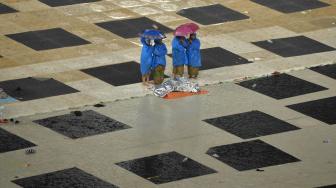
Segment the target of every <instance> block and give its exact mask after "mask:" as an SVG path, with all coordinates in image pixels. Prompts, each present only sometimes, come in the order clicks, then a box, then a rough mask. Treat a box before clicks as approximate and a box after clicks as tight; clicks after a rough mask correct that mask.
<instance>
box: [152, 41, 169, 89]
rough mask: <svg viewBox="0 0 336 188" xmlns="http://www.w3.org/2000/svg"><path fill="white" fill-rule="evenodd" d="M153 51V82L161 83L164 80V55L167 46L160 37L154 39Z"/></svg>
mask: <svg viewBox="0 0 336 188" xmlns="http://www.w3.org/2000/svg"><path fill="white" fill-rule="evenodd" d="M154 43H155V44H154V51H153V64H152V65H153V70H154V72H153V79H154V84H155V85H159V84H162V82H163V80H164V70H165V67H166V55H167V47H166V45H165V44H164V43H163V42H162V39H155V40H154Z"/></svg>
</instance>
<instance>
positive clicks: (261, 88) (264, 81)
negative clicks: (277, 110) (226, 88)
mask: <svg viewBox="0 0 336 188" xmlns="http://www.w3.org/2000/svg"><path fill="white" fill-rule="evenodd" d="M239 85H240V86H242V87H245V88H248V89H251V90H253V91H256V92H258V93H261V94H264V95H267V96H269V97H273V98H275V99H284V98H289V97H295V96H299V95H304V94H308V93H313V92H318V91H323V90H327V88H325V87H322V86H319V85H316V84H313V83H311V82H308V81H305V80H302V79H300V78H297V77H294V76H291V75H288V74H280V75H274V76H270V77H262V78H257V79H253V80H247V81H243V82H240V83H239Z"/></svg>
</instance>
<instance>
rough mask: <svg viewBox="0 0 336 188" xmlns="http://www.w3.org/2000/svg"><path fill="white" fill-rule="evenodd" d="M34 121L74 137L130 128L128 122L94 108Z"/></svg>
mask: <svg viewBox="0 0 336 188" xmlns="http://www.w3.org/2000/svg"><path fill="white" fill-rule="evenodd" d="M34 122H35V123H38V124H40V125H42V126H44V127H47V128H49V129H51V130H53V131H56V132H58V133H60V134H62V135H64V136H67V137H70V138H72V139H76V138H83V137H87V136H93V135H98V134H103V133H108V132H113V131H118V130H123V129H128V128H130V126H128V125H126V124H123V123H121V122H119V121H116V120H114V119H112V118H109V117H107V116H104V115H102V114H99V113H97V112H95V111H92V110H87V111H83V112H79V111H78V112H77V111H76V112H72V113H70V114H65V115H61V116H55V117H49V118H46V119H40V120H35V121H34Z"/></svg>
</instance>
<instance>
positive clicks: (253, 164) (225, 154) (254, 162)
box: [207, 140, 300, 171]
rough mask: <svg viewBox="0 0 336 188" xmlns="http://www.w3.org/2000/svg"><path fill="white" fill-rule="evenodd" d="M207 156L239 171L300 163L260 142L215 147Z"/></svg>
mask: <svg viewBox="0 0 336 188" xmlns="http://www.w3.org/2000/svg"><path fill="white" fill-rule="evenodd" d="M207 154H208V155H211V156H212V157H214V158H216V159H218V160H220V161H222V162H223V163H225V164H227V165H229V166H231V167H232V168H234V169H236V170H239V171H244V170H251V169H256V168H262V167H268V166H274V165H282V164H286V163H292V162H298V161H300V160H299V159H297V158H295V157H293V156H291V155H289V154H287V153H285V152H283V151H281V150H279V149H278V148H276V147H274V146H271V145H269V144H267V143H265V142H263V141H261V140H252V141H248V142H241V143H235V144H229V145H222V146H216V147H213V148H210V149H209V150H208V151H207Z"/></svg>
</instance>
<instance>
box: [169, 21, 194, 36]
mask: <svg viewBox="0 0 336 188" xmlns="http://www.w3.org/2000/svg"><path fill="white" fill-rule="evenodd" d="M198 29H199V26H198V25H197V24H195V23H185V24H182V25H180V26H178V27H177V28H176V30H175V32H174V35H175V36H187V35H189V34H191V33H195V32H196V31H197V30H198Z"/></svg>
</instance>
